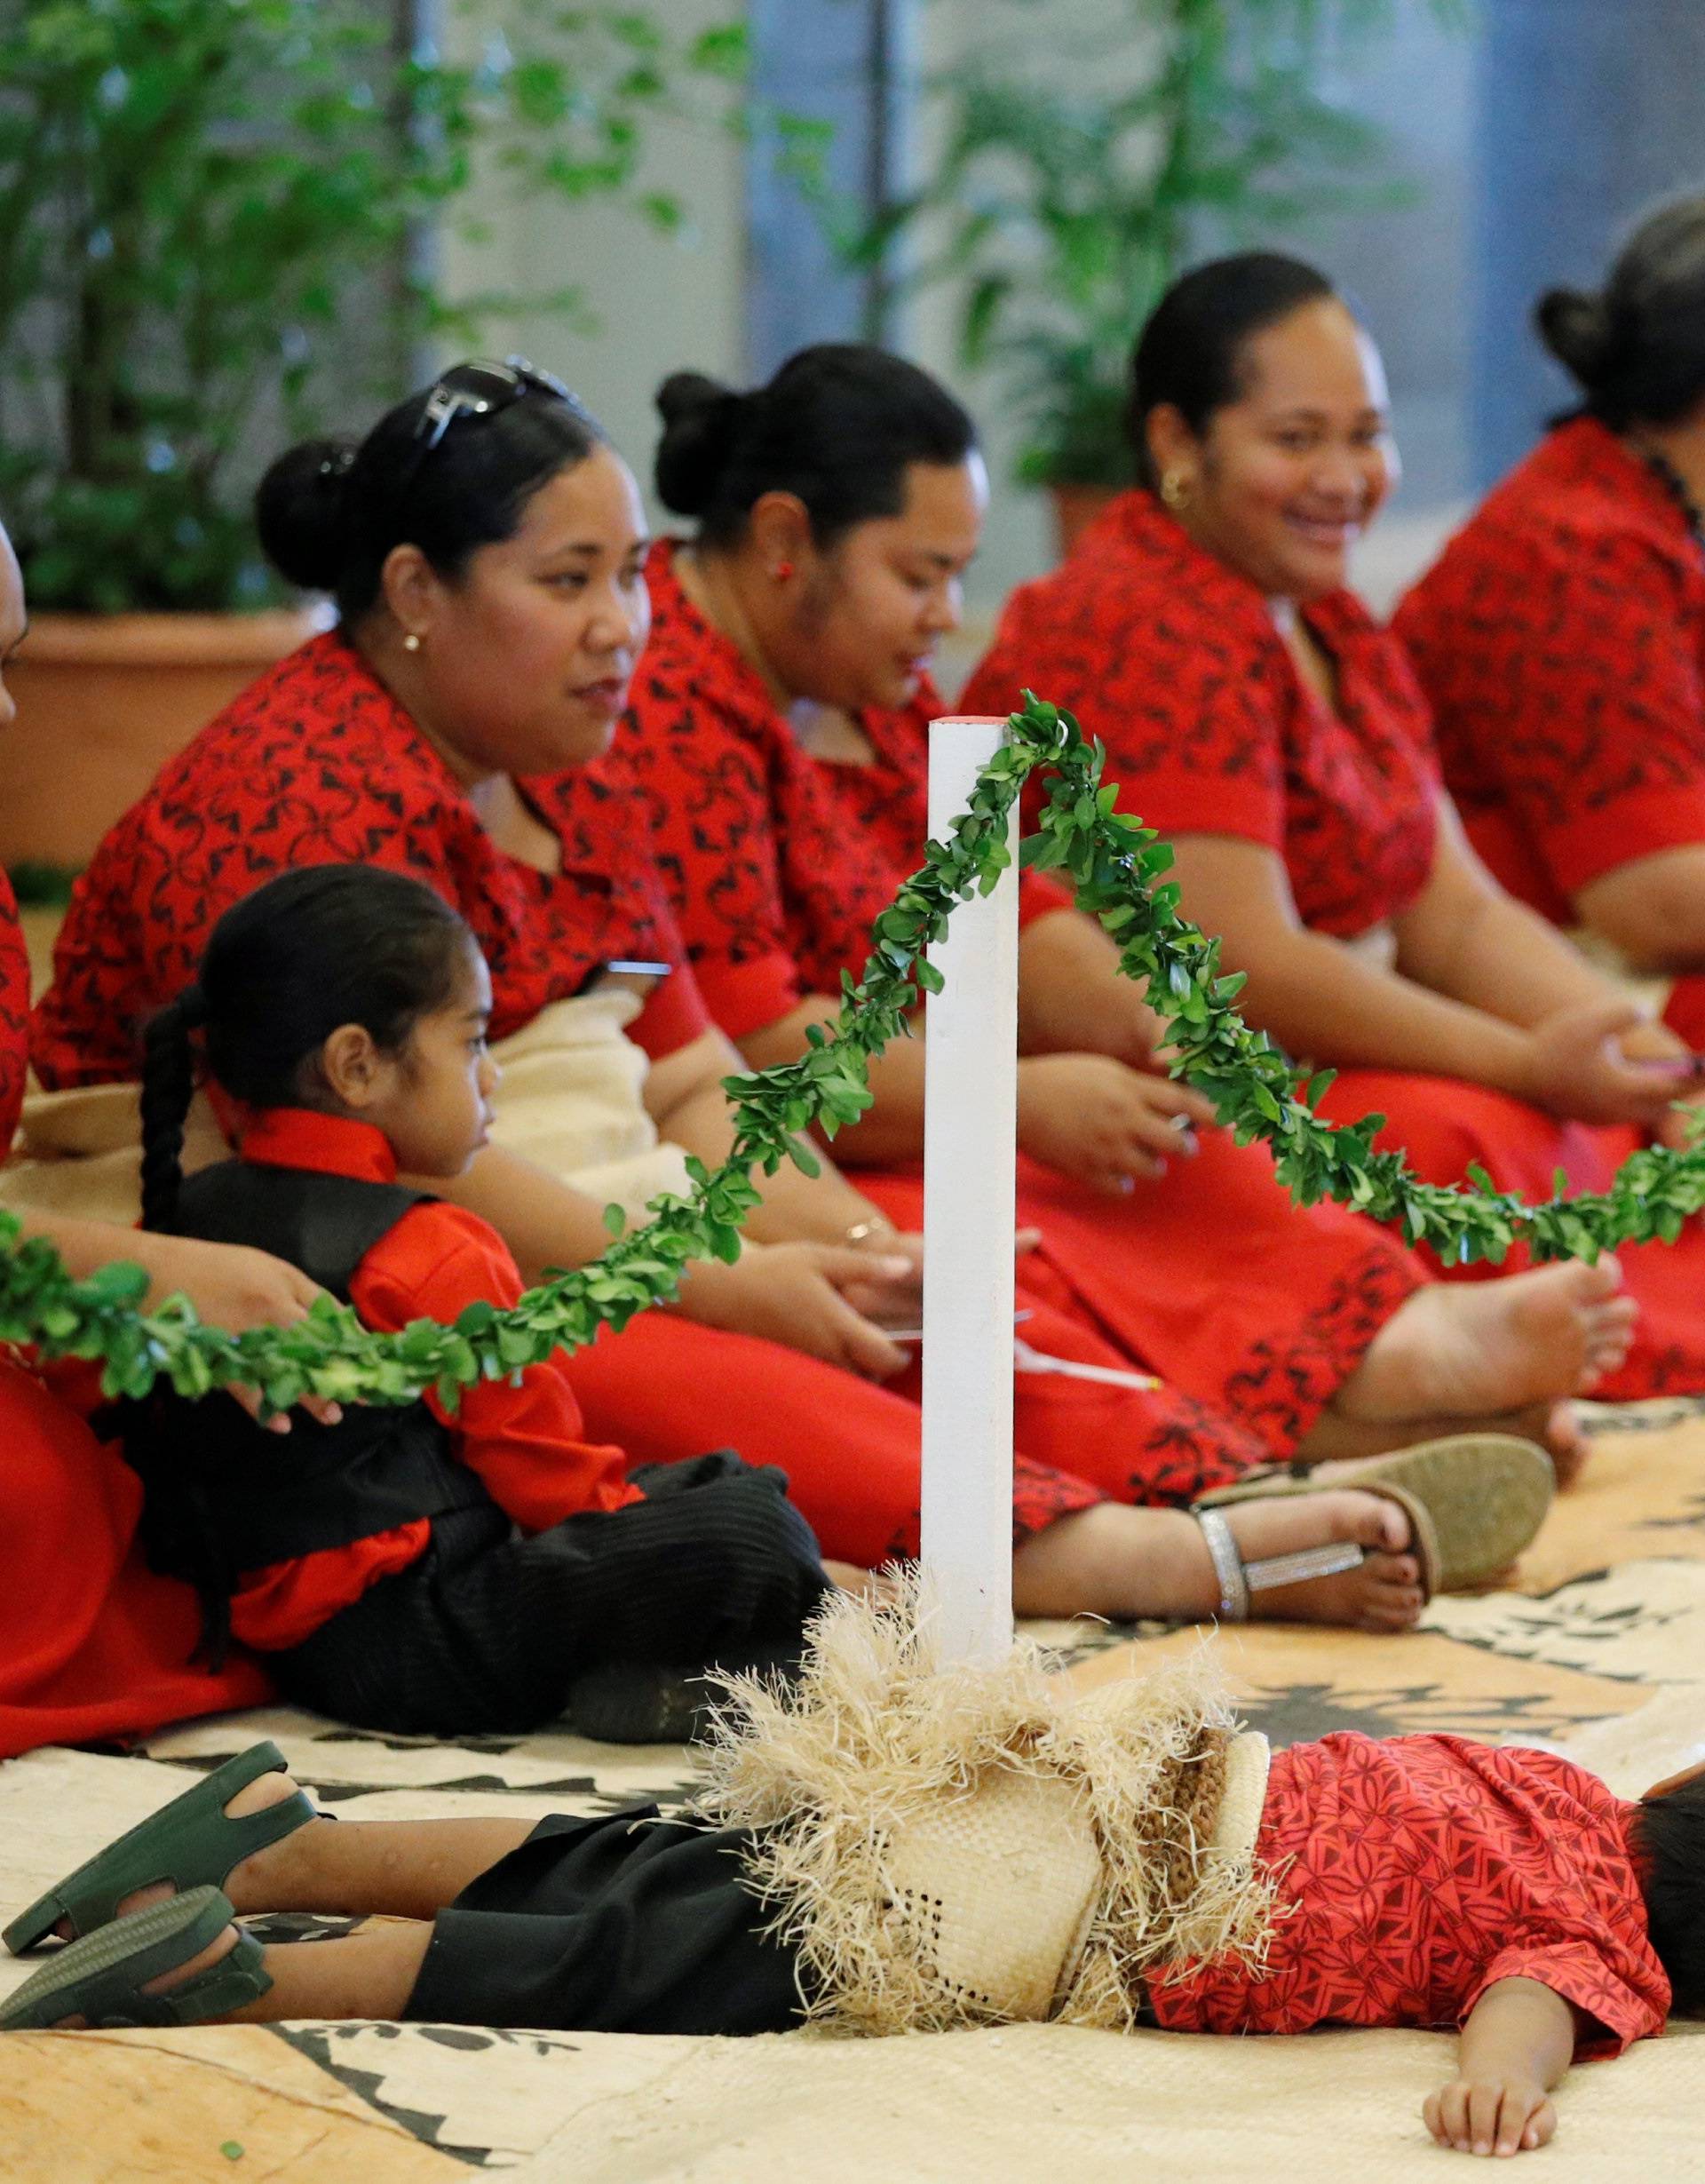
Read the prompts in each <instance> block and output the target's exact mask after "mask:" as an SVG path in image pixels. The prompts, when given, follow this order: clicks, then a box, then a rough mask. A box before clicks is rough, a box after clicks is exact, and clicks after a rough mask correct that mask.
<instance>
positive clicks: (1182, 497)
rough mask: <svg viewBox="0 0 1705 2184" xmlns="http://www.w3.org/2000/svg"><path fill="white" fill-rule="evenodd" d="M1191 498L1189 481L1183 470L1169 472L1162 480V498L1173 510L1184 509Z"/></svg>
mask: <svg viewBox="0 0 1705 2184" xmlns="http://www.w3.org/2000/svg"><path fill="white" fill-rule="evenodd" d="M1189 497H1190V486H1189V481H1188V480H1187V479H1186V477H1185V474H1184V473H1183V472H1182V471H1181V470H1169V471H1168V472H1167V473H1166V475H1165V476H1164V477H1163V478H1162V480H1161V498H1162V500H1163V501H1164V502H1165V503H1166V504H1167V506H1168V507H1169V508H1171V509H1175V510H1176V509H1179V508H1182V507H1183V506H1184V504H1185V503H1186V501H1187V500H1188V499H1189Z"/></svg>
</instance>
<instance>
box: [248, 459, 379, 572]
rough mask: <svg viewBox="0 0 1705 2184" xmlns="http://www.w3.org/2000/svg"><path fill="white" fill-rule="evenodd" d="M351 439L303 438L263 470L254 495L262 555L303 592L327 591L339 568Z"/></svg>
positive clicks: (342, 563) (352, 461) (346, 526)
mask: <svg viewBox="0 0 1705 2184" xmlns="http://www.w3.org/2000/svg"><path fill="white" fill-rule="evenodd" d="M354 461H355V443H354V441H353V440H305V441H301V442H300V443H299V444H298V445H297V446H296V447H294V448H290V449H287V450H286V451H285V453H284V454H282V455H281V456H280V457H279V458H278V460H277V461H276V462H275V463H274V465H272V467H271V468H270V469H269V470H268V471H267V473H266V476H265V477H264V478H263V479H262V480H261V481H260V487H259V489H258V492H257V493H256V495H255V523H256V528H258V531H259V533H260V543H261V545H262V547H263V548H264V549H265V551H266V558H267V559H268V560H270V561H271V562H272V564H273V566H274V568H276V569H277V570H278V572H279V574H280V575H281V576H283V577H284V578H285V579H286V580H287V581H288V582H289V583H290V584H299V585H300V586H301V588H302V590H303V591H305V592H329V591H332V590H333V589H334V588H335V587H336V585H337V578H338V576H339V575H340V574H341V572H342V569H343V565H344V555H345V534H346V531H347V528H348V521H349V511H348V508H347V506H346V495H345V481H346V480H347V479H348V476H349V473H350V470H351V467H352V466H353V463H354Z"/></svg>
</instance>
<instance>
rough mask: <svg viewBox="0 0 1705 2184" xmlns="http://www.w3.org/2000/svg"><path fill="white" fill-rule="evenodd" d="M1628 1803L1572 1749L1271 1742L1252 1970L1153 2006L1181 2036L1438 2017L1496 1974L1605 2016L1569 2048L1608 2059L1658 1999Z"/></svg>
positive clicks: (1652, 2028) (1651, 2021)
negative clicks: (1573, 1756)
mask: <svg viewBox="0 0 1705 2184" xmlns="http://www.w3.org/2000/svg"><path fill="white" fill-rule="evenodd" d="M1635 1809H1636V1808H1635V1807H1633V1806H1631V1805H1628V1804H1625V1803H1624V1802H1623V1801H1622V1799H1619V1798H1615V1797H1613V1796H1612V1794H1611V1792H1610V1791H1609V1790H1607V1789H1606V1786H1605V1784H1604V1783H1602V1782H1600V1781H1599V1780H1598V1776H1597V1775H1590V1774H1589V1773H1588V1772H1587V1770H1586V1769H1585V1768H1584V1767H1576V1766H1575V1765H1574V1763H1573V1762H1572V1761H1570V1760H1567V1759H1558V1758H1556V1757H1554V1756H1553V1755H1552V1754H1551V1753H1550V1752H1544V1751H1527V1750H1523V1749H1521V1748H1519V1747H1517V1746H1510V1747H1507V1748H1496V1749H1495V1748H1494V1747H1492V1746H1489V1745H1486V1744H1476V1743H1471V1742H1469V1740H1468V1739H1467V1738H1465V1737H1459V1736H1400V1737H1392V1738H1385V1739H1376V1738H1373V1737H1367V1736H1358V1735H1337V1736H1327V1737H1322V1738H1321V1739H1320V1742H1319V1743H1312V1744H1297V1745H1295V1746H1293V1747H1292V1748H1291V1750H1289V1751H1280V1752H1275V1753H1274V1755H1273V1772H1272V1775H1271V1777H1270V1778H1269V1781H1268V1785H1267V1799H1266V1806H1265V1812H1264V1814H1263V1816H1262V1822H1261V1830H1260V1833H1259V1836H1258V1837H1257V1842H1256V1856H1257V1860H1258V1861H1259V1862H1260V1863H1261V1864H1263V1865H1264V1866H1265V1867H1266V1869H1267V1870H1269V1871H1270V1872H1271V1873H1273V1875H1274V1876H1275V1877H1276V1878H1277V1880H1278V1883H1279V1904H1280V1913H1279V1917H1278V1918H1277V1921H1276V1923H1275V1926H1274V1928H1273V1946H1272V1949H1271V1950H1270V1952H1269V1954H1268V1957H1267V1962H1266V1968H1265V1972H1264V1973H1262V1974H1260V1976H1258V1977H1251V1976H1250V1974H1249V1973H1248V1972H1246V1971H1244V1970H1242V1969H1241V1968H1240V1967H1239V1966H1235V1965H1232V1966H1226V1965H1225V1964H1223V1963H1222V1964H1210V1965H1209V1966H1205V1967H1204V1968H1202V1969H1201V1970H1199V1971H1196V1972H1193V1973H1192V1974H1188V1975H1187V1976H1186V1977H1185V1978H1183V1979H1181V1980H1178V1981H1172V1982H1166V1981H1158V1980H1157V1981H1155V1982H1154V1986H1153V1989H1152V1992H1151V2000H1152V2004H1153V2007H1154V2015H1155V2017H1156V2018H1157V2019H1158V2020H1159V2021H1160V2022H1161V2023H1162V2025H1165V2026H1167V2027H1169V2028H1170V2029H1172V2030H1174V2031H1179V2032H1304V2031H1306V2030H1307V2029H1309V2027H1310V2026H1312V2025H1322V2024H1341V2025H1384V2026H1395V2025H1414V2026H1451V2025H1456V2024H1460V2023H1461V2021H1463V2018H1464V2017H1466V2016H1467V2014H1468V2013H1469V2011H1470V2010H1471V2009H1472V2007H1473V2006H1474V2004H1475V2003H1476V2002H1477V2001H1478V2000H1479V1997H1480V1996H1481V1994H1482V1993H1483V1992H1484V1991H1485V1989H1487V1987H1489V1986H1490V1985H1491V1984H1492V1983H1493V1981H1495V1980H1501V1979H1532V1980H1538V1981H1541V1982H1542V1984H1543V1985H1544V1986H1547V1987H1549V1988H1550V1989H1552V1991H1553V1992H1554V1993H1557V1994H1559V1995H1561V1996H1562V1997H1564V1999H1565V2000H1566V2001H1568V2002H1572V2003H1574V2005H1576V2007H1578V2008H1580V2009H1582V2010H1584V2011H1585V2012H1586V2013H1587V2014H1588V2015H1589V2016H1590V2017H1591V2018H1593V2019H1595V2020H1596V2021H1597V2022H1598V2025H1600V2026H1602V2027H1603V2029H1604V2036H1605V2037H1602V2038H1589V2039H1588V2040H1587V2041H1585V2042H1584V2043H1583V2044H1582V2050H1581V2052H1582V2053H1612V2054H1615V2053H1621V2051H1622V2049H1623V2048H1624V2047H1626V2046H1627V2045H1628V2044H1629V2042H1630V2040H1638V2039H1641V2038H1644V2037H1646V2036H1647V2035H1649V2034H1652V2033H1656V2032H1661V2030H1662V2029H1663V2023H1664V2019H1665V2017H1666V2016H1667V2015H1668V2013H1669V1981H1668V1979H1667V1978H1666V1977H1665V1976H1664V1971H1663V1967H1662V1966H1661V1964H1660V1963H1659V1962H1658V1959H1657V1956H1656V1954H1655V1952H1654V1951H1653V1947H1652V1944H1651V1942H1650V1940H1649V1939H1648V1937H1647V1932H1646V1907H1645V1903H1644V1901H1643V1899H1642V1897H1641V1894H1640V1887H1639V1882H1638V1878H1637V1875H1636V1872H1635V1868H1634V1862H1633V1859H1632V1856H1631V1854H1630V1847H1629V1823H1630V1819H1631V1817H1632V1815H1633V1814H1634V1811H1635Z"/></svg>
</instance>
